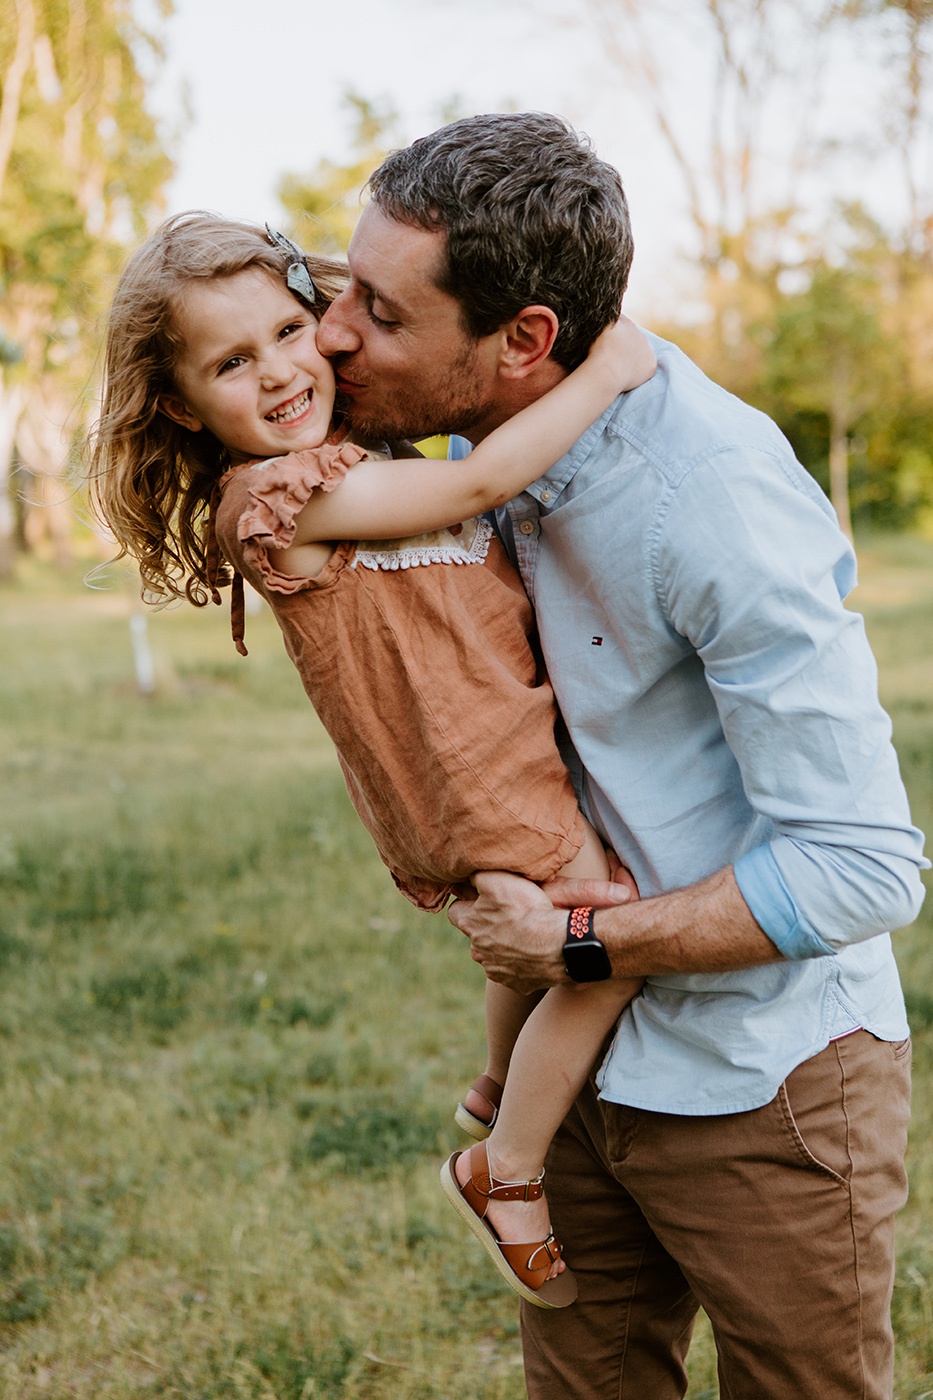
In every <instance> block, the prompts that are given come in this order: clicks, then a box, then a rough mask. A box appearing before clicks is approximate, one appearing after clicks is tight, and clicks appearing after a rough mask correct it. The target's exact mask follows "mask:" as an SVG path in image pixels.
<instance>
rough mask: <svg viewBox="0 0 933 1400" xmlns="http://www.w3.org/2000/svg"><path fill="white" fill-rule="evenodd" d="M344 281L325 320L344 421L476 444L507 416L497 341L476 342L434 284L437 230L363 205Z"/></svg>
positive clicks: (371, 429)
mask: <svg viewBox="0 0 933 1400" xmlns="http://www.w3.org/2000/svg"><path fill="white" fill-rule="evenodd" d="M348 258H349V263H350V285H349V286H348V287H347V289H346V291H344V292H342V293H341V294H340V296H339V297H338V298H337V300H336V301H335V302H334V304H333V306H331V307H330V309H329V310H328V311H327V313H326V314H325V315H324V317H323V319H322V320H321V324H320V327H319V329H318V335H317V344H318V348H319V349H320V350H321V352H322V353H323V354H325V355H328V356H330V357H331V359H332V362H333V366H334V371H335V374H336V376H337V391H338V394H339V395H340V398H341V401H342V402H343V403H345V404H346V405H347V421H348V423H349V425H350V427H351V428H352V429H353V431H354V432H355V433H357V434H358V435H360V436H362V437H368V438H400V437H412V438H420V437H428V436H430V435H431V434H433V433H447V432H461V433H463V434H464V435H465V436H467V437H471V438H472V439H473V440H474V441H479V439H480V438H481V437H483V436H485V434H486V433H487V432H489V431H491V429H492V428H493V427H495V426H496V425H497V423H498V422H501V421H503V420H504V418H505V417H507V416H508V414H507V413H502V412H499V411H497V394H498V390H499V384H498V379H497V374H496V364H497V356H498V348H499V339H498V337H497V336H496V335H495V334H493V335H490V336H484V337H481V338H480V339H479V340H475V339H474V338H473V337H472V336H470V335H468V334H467V332H466V331H465V330H464V328H463V324H462V321H461V315H460V305H459V303H458V302H457V301H456V299H455V298H454V297H452V296H450V295H449V293H447V292H442V291H441V290H440V288H439V286H438V283H439V281H440V277H441V273H442V270H443V266H444V258H445V236H444V234H443V233H441V232H435V231H433V230H430V229H422V228H416V227H414V226H412V225H410V224H401V223H398V222H397V220H395V219H390V218H388V217H387V215H385V214H383V213H382V212H381V210H379V209H378V208H377V207H376V205H374V204H370V205H368V206H367V207H366V209H364V211H363V214H362V217H361V218H360V221H359V224H358V225H357V228H356V232H355V233H354V235H353V238H352V240H351V243H350V249H349V253H348Z"/></svg>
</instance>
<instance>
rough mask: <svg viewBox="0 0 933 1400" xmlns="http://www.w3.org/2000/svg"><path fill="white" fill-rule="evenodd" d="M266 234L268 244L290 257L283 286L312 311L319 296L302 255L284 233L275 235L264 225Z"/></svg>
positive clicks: (273, 231)
mask: <svg viewBox="0 0 933 1400" xmlns="http://www.w3.org/2000/svg"><path fill="white" fill-rule="evenodd" d="M266 233H267V234H268V236H269V242H270V243H273V244H274V245H275V247H276V248H281V249H282V251H283V252H284V253H290V254H291V255H292V259H293V261H292V262H290V263H289V265H288V271H287V272H286V274H285V285H286V286H287V287H288V290H289V291H290V292H293V293H294V295H295V296H296V297H297V298H298V300H299V301H303V302H304V304H305V306H307V307H308V308H309V309H311V310H313V309H314V307H315V306H316V305H317V303H318V302H319V300H320V296H321V294H320V292H319V291H318V289H317V287H316V286H315V285H314V279H313V278H312V276H311V274H310V272H309V271H308V265H307V263H306V262H305V258H304V253H302V251H301V249H300V248H299V247H298V245H297V244H295V243H293V242H292V241H291V239H290V238H286V237H285V235H284V233H276V231H275V229H272V228H270V227H269V225H268V224H266Z"/></svg>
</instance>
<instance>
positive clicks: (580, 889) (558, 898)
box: [541, 878, 632, 909]
mask: <svg viewBox="0 0 933 1400" xmlns="http://www.w3.org/2000/svg"><path fill="white" fill-rule="evenodd" d="M541 888H542V889H543V890H544V893H545V894H546V895H547V897H548V899H549V900H550V901H551V903H552V904H553V905H554V907H555V909H577V908H579V907H580V906H581V905H589V906H590V907H591V908H593V909H612V908H614V907H615V906H616V905H618V904H627V903H628V902H629V900H630V899H631V898H632V891H631V890H630V889H629V888H628V886H626V885H617V884H614V883H613V882H612V881H610V880H561V879H559V878H558V879H556V880H549V881H548V882H547V884H546V885H542V886H541Z"/></svg>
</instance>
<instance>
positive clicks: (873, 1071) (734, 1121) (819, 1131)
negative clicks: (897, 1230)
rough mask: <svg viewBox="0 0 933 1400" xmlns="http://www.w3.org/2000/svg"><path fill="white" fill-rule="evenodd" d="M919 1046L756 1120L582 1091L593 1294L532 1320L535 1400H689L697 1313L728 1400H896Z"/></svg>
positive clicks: (863, 1040) (558, 1206) (869, 1055)
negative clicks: (894, 1308)
mask: <svg viewBox="0 0 933 1400" xmlns="http://www.w3.org/2000/svg"><path fill="white" fill-rule="evenodd" d="M909 1100H910V1042H909V1041H903V1042H901V1043H899V1044H894V1043H890V1042H887V1041H880V1040H876V1039H875V1038H874V1036H871V1035H869V1034H868V1033H867V1032H866V1031H858V1032H856V1033H855V1034H853V1035H849V1036H846V1037H844V1038H843V1039H841V1040H836V1041H833V1042H832V1043H831V1044H830V1045H828V1046H827V1047H826V1049H825V1050H823V1051H821V1052H820V1053H819V1054H818V1055H815V1056H814V1057H813V1059H811V1060H807V1061H805V1063H804V1064H802V1065H800V1066H798V1068H797V1069H795V1070H794V1071H793V1073H792V1074H790V1075H789V1076H788V1078H787V1079H786V1080H785V1082H784V1083H783V1084H782V1086H781V1088H780V1090H779V1092H778V1094H777V1097H776V1098H775V1099H773V1100H772V1101H771V1103H769V1104H765V1105H764V1107H763V1108H757V1109H753V1110H752V1111H750V1112H748V1113H732V1114H722V1115H719V1116H716V1117H705V1118H687V1117H682V1116H679V1115H675V1114H668V1113H651V1112H648V1111H647V1110H644V1109H635V1108H626V1107H623V1106H621V1105H619V1104H612V1103H605V1102H602V1101H600V1100H598V1099H597V1097H596V1092H595V1089H594V1087H593V1086H592V1084H591V1085H590V1086H588V1088H587V1089H585V1090H584V1092H583V1094H582V1095H581V1096H580V1099H579V1100H578V1101H577V1104H576V1105H575V1107H574V1109H573V1110H572V1111H571V1113H570V1115H569V1116H568V1118H567V1120H566V1122H565V1123H564V1125H563V1127H562V1129H561V1131H560V1133H559V1134H558V1136H557V1137H556V1138H555V1140H554V1143H553V1145H552V1148H551V1151H550V1154H549V1156H548V1161H547V1171H548V1181H547V1187H548V1200H549V1203H550V1207H551V1219H552V1223H553V1226H554V1230H555V1233H556V1234H557V1235H558V1237H559V1238H560V1239H561V1240H562V1241H563V1242H564V1245H565V1249H566V1257H567V1259H568V1261H569V1263H570V1265H571V1267H572V1268H573V1270H574V1272H575V1274H576V1276H577V1280H578V1283H579V1289H580V1293H579V1297H578V1299H577V1302H576V1303H575V1304H573V1306H571V1307H569V1308H566V1309H564V1310H562V1311H559V1312H558V1311H544V1310H543V1309H541V1308H533V1307H529V1306H528V1305H526V1304H523V1307H522V1331H523V1341H524V1350H525V1375H526V1379H527V1383H528V1395H529V1400H680V1397H682V1396H683V1395H684V1393H685V1391H686V1388H687V1381H686V1374H685V1371H684V1358H685V1356H686V1354H687V1347H688V1345H689V1342H690V1334H691V1331H692V1329H693V1322H694V1318H695V1316H696V1312H697V1308H698V1306H700V1305H702V1307H703V1308H704V1309H705V1310H706V1312H707V1314H708V1315H709V1318H710V1320H711V1322H712V1325H713V1331H714V1334H715V1338H716V1346H717V1351H718V1357H719V1385H720V1393H721V1395H722V1398H723V1400H890V1397H891V1395H892V1385H893V1381H892V1371H893V1350H894V1347H893V1337H892V1332H891V1322H890V1311H891V1293H892V1289H893V1282H894V1247H893V1246H894V1239H893V1236H894V1229H893V1220H894V1213H895V1212H896V1211H897V1210H898V1209H899V1208H900V1207H901V1206H902V1205H903V1203H904V1200H905V1199H906V1195H907V1186H906V1177H905V1173H904V1149H905V1147H906V1140H907V1119H908V1113H909Z"/></svg>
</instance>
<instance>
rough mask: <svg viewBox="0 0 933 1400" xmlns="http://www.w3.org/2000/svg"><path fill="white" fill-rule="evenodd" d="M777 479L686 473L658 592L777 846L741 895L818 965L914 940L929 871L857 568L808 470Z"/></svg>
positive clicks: (731, 461) (708, 467) (745, 471)
mask: <svg viewBox="0 0 933 1400" xmlns="http://www.w3.org/2000/svg"><path fill="white" fill-rule="evenodd" d="M756 457H757V458H758V460H756ZM777 465H778V467H779V469H778V470H774V466H775V460H774V459H772V461H771V462H770V467H771V470H769V471H767V472H764V473H763V472H762V470H761V461H760V453H759V452H757V451H755V450H751V451H749V452H743V451H741V450H740V449H737V448H730V449H729V450H726V451H722V452H717V453H713V454H710V455H709V456H708V457H707V458H706V459H705V460H703V461H702V462H700V463H697V464H696V465H695V466H694V467H693V469H692V470H691V471H689V472H687V473H686V474H685V476H684V478H683V480H682V481H681V482H680V484H679V485H678V486H677V488H676V489H672V490H671V492H670V494H669V496H668V498H667V499H666V501H665V502H664V504H663V507H662V510H661V512H660V514H659V517H658V521H657V527H658V528H657V532H656V549H655V552H654V554H655V569H656V573H655V579H656V587H657V590H658V596H659V600H660V601H661V604H662V607H664V609H665V611H666V613H667V616H668V618H669V619H670V623H671V625H672V626H673V627H674V628H675V629H676V631H678V632H679V633H681V634H682V635H683V636H684V637H685V638H687V639H688V640H689V642H690V643H691V645H692V646H693V647H694V648H695V649H696V652H697V654H698V655H699V657H700V659H701V660H702V662H703V666H704V669H705V674H706V679H707V683H708V685H709V689H710V692H711V694H712V696H713V699H714V701H715V704H716V708H717V711H718V714H719V718H720V722H721V724H722V728H723V732H724V735H725V738H726V741H727V743H728V745H729V748H730V750H731V751H732V753H733V755H734V757H735V760H736V762H737V764H738V767H739V771H740V774H741V779H742V783H743V786H744V789H745V793H746V796H747V799H748V801H749V803H750V804H751V806H752V807H753V808H754V809H755V811H756V812H758V813H760V814H761V815H762V816H764V817H766V818H768V819H769V821H770V823H771V824H772V827H773V830H774V833H775V834H774V836H773V839H772V840H771V841H770V842H768V843H767V844H765V845H761V846H758V847H756V848H754V849H753V850H751V851H749V852H747V853H746V854H745V855H743V856H741V857H740V858H739V860H738V861H737V862H736V864H735V877H736V880H737V882H738V885H739V888H740V890H741V891H742V894H743V897H744V898H745V900H746V902H747V904H748V906H749V908H750V910H751V912H752V914H753V915H754V917H755V919H756V920H757V922H758V923H759V924H760V926H761V927H762V929H763V930H764V931H765V933H766V934H767V935H768V936H769V938H771V939H772V941H773V942H774V943H775V944H776V945H777V947H778V948H779V949H780V951H781V952H782V953H783V954H784V956H785V957H787V958H791V959H802V958H812V957H821V956H825V955H829V954H832V953H834V952H836V951H838V950H839V949H841V948H844V947H846V946H847V945H848V944H850V943H857V942H859V941H861V940H863V939H866V938H872V937H874V936H876V935H877V934H879V933H882V932H885V931H886V930H888V929H892V928H899V927H901V926H903V925H904V924H906V923H909V922H910V921H911V919H913V918H914V917H916V914H917V912H918V910H919V908H920V905H921V903H922V899H923V886H922V882H921V879H920V870H921V868H923V867H924V866H926V865H928V862H927V861H925V860H924V858H923V851H922V846H923V838H922V835H921V833H920V832H919V831H918V830H917V829H916V827H914V826H913V825H912V824H911V821H910V813H909V809H908V804H907V796H906V793H905V791H904V786H903V783H902V781H901V778H900V773H899V770H898V764H897V757H896V755H895V752H894V749H893V747H892V744H891V724H890V720H889V719H888V716H887V715H886V714H885V712H884V710H883V709H882V708H881V704H880V702H879V699H878V679H877V668H876V666H875V662H874V658H873V656H872V653H871V649H870V647H869V645H868V641H867V638H866V636H865V629H864V624H863V622H862V619H861V617H859V616H858V615H857V614H856V613H854V612H851V611H850V610H848V609H847V608H845V607H844V605H843V600H844V598H845V596H846V594H847V593H848V592H849V590H850V589H851V588H852V587H853V586H854V583H855V561H854V557H853V555H852V551H851V549H850V547H849V545H848V542H847V541H846V539H845V538H844V536H843V535H842V534H841V532H840V531H839V529H838V526H837V525H836V522H835V520H834V519H833V517H832V516H831V514H830V513H829V510H828V507H827V505H826V502H825V501H824V499H823V498H822V497H821V496H820V495H819V493H818V492H817V491H816V488H815V487H813V488H812V489H810V488H809V487H808V484H807V482H806V481H804V480H802V469H800V468H799V467H798V466H797V464H796V463H792V462H786V463H785V462H782V461H781V460H780V458H778V459H777ZM763 479H764V480H766V481H767V483H768V485H767V488H766V489H763V485H762V482H763Z"/></svg>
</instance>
